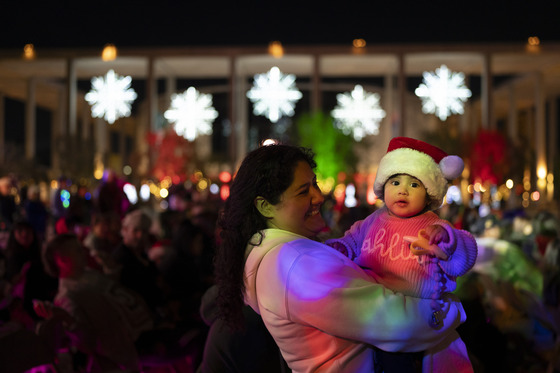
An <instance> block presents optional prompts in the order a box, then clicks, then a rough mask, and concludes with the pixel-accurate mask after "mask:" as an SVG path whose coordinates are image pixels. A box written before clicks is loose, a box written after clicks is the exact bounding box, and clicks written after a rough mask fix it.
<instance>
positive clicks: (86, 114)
mask: <svg viewBox="0 0 560 373" xmlns="http://www.w3.org/2000/svg"><path fill="white" fill-rule="evenodd" d="M90 113H91V108H90V106H89V104H88V103H87V102H84V105H83V107H82V140H84V141H87V140H88V139H89V138H90V135H91V133H90V126H91V124H90V121H91V114H90Z"/></svg>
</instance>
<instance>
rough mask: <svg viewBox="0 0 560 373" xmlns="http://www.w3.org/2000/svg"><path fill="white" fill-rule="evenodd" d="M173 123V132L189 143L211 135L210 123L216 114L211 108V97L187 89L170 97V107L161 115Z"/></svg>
mask: <svg viewBox="0 0 560 373" xmlns="http://www.w3.org/2000/svg"><path fill="white" fill-rule="evenodd" d="M163 116H164V117H165V119H167V120H168V121H170V122H172V123H174V128H175V132H177V134H178V135H180V136H183V137H184V138H185V139H187V140H189V141H193V140H194V139H196V138H197V136H198V135H211V134H212V123H213V122H214V119H216V118H217V117H218V112H217V111H216V110H215V109H214V108H213V107H212V95H211V94H206V93H200V92H198V91H197V90H196V88H194V87H189V88H188V89H187V90H186V91H185V92H183V93H181V94H174V95H172V96H171V107H170V108H169V109H168V110H166V111H165V113H164V114H163Z"/></svg>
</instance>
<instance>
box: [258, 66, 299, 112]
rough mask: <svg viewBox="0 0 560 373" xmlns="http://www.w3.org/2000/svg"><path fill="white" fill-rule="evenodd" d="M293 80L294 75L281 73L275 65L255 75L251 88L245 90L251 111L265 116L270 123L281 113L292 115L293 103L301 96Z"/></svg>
mask: <svg viewBox="0 0 560 373" xmlns="http://www.w3.org/2000/svg"><path fill="white" fill-rule="evenodd" d="M295 80H296V77H295V75H293V74H283V73H282V72H281V71H280V69H279V68H278V67H276V66H275V67H273V68H271V69H270V71H269V72H267V73H265V74H257V75H255V78H254V82H253V88H251V89H250V90H249V92H247V97H248V98H249V99H250V100H251V101H252V102H253V113H254V114H255V115H264V116H266V117H267V118H268V119H269V120H270V121H271V122H272V123H276V122H278V119H280V118H281V117H282V116H283V115H286V116H289V117H291V116H292V115H294V107H295V104H296V102H297V101H298V100H299V99H300V98H301V97H302V94H301V92H300V91H299V90H298V89H297V88H296V85H295Z"/></svg>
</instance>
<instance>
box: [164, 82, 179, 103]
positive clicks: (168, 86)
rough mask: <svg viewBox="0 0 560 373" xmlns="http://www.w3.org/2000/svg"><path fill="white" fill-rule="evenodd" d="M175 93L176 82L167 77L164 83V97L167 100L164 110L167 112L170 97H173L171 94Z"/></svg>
mask: <svg viewBox="0 0 560 373" xmlns="http://www.w3.org/2000/svg"><path fill="white" fill-rule="evenodd" d="M175 93H177V80H176V79H175V77H174V76H168V77H167V79H166V81H165V96H166V98H167V102H166V104H165V105H166V108H165V110H167V108H168V107H169V105H170V104H171V96H173V94H175Z"/></svg>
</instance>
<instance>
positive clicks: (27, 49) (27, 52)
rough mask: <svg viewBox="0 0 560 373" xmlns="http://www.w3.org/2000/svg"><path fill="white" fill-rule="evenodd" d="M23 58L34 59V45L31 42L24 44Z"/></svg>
mask: <svg viewBox="0 0 560 373" xmlns="http://www.w3.org/2000/svg"><path fill="white" fill-rule="evenodd" d="M23 58H24V59H26V60H33V59H35V46H34V45H33V44H25V46H24V47H23Z"/></svg>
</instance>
